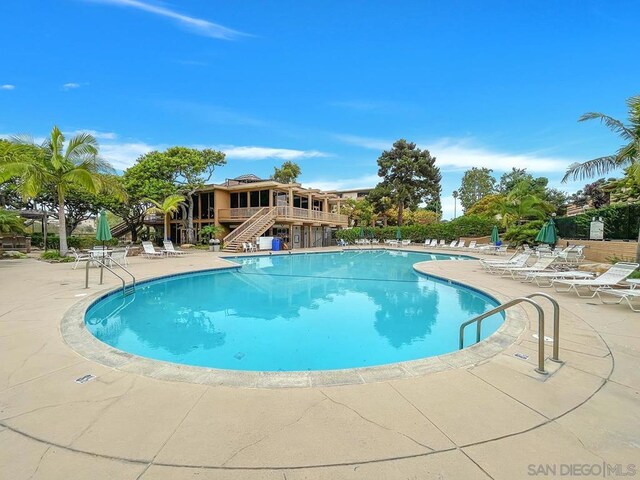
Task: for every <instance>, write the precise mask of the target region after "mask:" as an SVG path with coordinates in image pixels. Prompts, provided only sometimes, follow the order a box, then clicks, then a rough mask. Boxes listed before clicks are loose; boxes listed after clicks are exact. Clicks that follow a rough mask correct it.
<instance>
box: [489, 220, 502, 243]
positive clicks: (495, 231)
mask: <svg viewBox="0 0 640 480" xmlns="http://www.w3.org/2000/svg"><path fill="white" fill-rule="evenodd" d="M499 241H500V235H499V234H498V227H497V226H496V225H494V226H493V230H491V243H493V244H494V245H495V244H496V243H498V242H499Z"/></svg>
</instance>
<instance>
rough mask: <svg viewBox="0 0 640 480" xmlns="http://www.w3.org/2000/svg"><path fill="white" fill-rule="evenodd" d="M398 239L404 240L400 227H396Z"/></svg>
mask: <svg viewBox="0 0 640 480" xmlns="http://www.w3.org/2000/svg"><path fill="white" fill-rule="evenodd" d="M396 240H402V230H400V227H398V228H396Z"/></svg>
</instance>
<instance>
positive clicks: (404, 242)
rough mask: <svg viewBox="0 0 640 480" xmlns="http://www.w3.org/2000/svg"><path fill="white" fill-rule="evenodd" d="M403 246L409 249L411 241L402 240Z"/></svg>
mask: <svg viewBox="0 0 640 480" xmlns="http://www.w3.org/2000/svg"><path fill="white" fill-rule="evenodd" d="M401 244H402V246H403V247H408V246H409V245H411V240H402V242H401Z"/></svg>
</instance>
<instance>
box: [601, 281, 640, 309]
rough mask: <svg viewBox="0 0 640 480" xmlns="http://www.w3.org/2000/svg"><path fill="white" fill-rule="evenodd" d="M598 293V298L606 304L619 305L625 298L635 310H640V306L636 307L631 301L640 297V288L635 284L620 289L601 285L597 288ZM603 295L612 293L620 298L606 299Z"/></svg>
mask: <svg viewBox="0 0 640 480" xmlns="http://www.w3.org/2000/svg"><path fill="white" fill-rule="evenodd" d="M596 294H597V295H598V298H599V299H600V301H601V302H602V303H604V304H605V305H617V304H620V303H621V302H622V301H623V300H625V301H626V302H627V305H629V308H630V309H631V310H633V311H634V312H640V308H634V306H633V304H632V303H631V300H632V299H634V298H640V289H637V288H635V286H634V287H631V288H620V289H617V288H615V289H614V288H608V287H607V288H602V287H601V288H598V289H597V290H596ZM602 295H611V296H613V297H618V300H617V301H605V299H604V298H602Z"/></svg>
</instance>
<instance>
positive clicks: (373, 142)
mask: <svg viewBox="0 0 640 480" xmlns="http://www.w3.org/2000/svg"><path fill="white" fill-rule="evenodd" d="M334 137H335V138H336V139H338V140H340V141H341V142H344V143H348V144H349V145H355V146H356V147H362V148H368V149H369V150H380V151H382V150H388V149H390V148H391V146H392V145H393V140H384V139H382V138H371V137H360V136H358V135H334Z"/></svg>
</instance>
